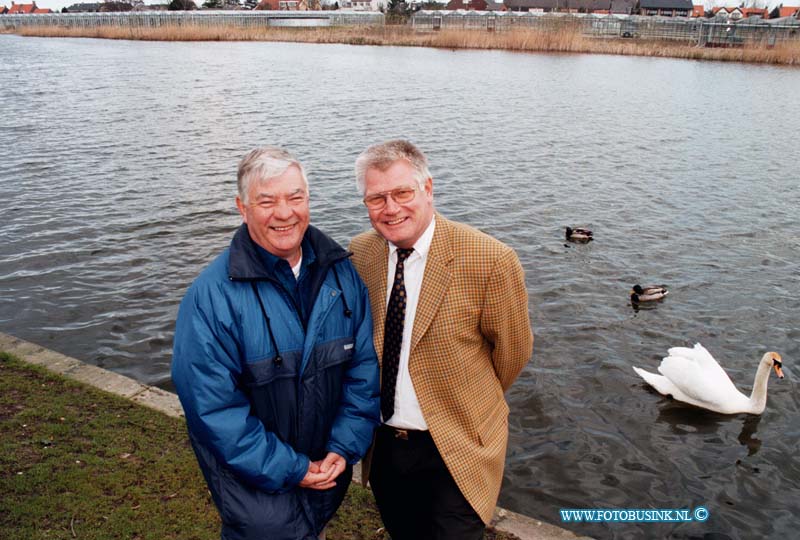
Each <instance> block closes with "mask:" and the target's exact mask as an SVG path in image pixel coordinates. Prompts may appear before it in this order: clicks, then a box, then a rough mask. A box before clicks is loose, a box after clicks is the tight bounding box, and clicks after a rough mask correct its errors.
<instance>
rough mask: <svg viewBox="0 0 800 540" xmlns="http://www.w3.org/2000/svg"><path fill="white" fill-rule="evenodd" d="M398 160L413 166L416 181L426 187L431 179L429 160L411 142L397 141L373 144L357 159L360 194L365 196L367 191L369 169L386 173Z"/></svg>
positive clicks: (357, 184)
mask: <svg viewBox="0 0 800 540" xmlns="http://www.w3.org/2000/svg"><path fill="white" fill-rule="evenodd" d="M398 159H404V160H406V161H407V162H408V163H409V164H410V165H411V167H412V168H413V169H414V180H416V181H417V184H419V186H420V187H421V188H423V187H425V181H426V180H427V179H428V178H430V177H431V172H430V171H429V170H428V158H426V157H425V154H423V153H422V150H420V149H419V148H417V147H416V146H414V145H413V144H412V143H411V142H409V141H406V140H403V139H395V140H392V141H386V142H383V143H379V144H373V145H372V146H370V147H369V148H367V149H366V150H364V151H363V152H361V155H359V156H358V158H356V187H358V192H359V193H360V194H361V195H364V193H365V191H366V176H367V171H368V170H369V169H372V168H376V169H378V170H379V171H385V170H387V169H388V168H389V167H391V166H392V164H393V163H394V162H395V161H397V160H398Z"/></svg>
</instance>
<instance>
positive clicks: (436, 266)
mask: <svg viewBox="0 0 800 540" xmlns="http://www.w3.org/2000/svg"><path fill="white" fill-rule="evenodd" d="M435 219H436V228H435V229H434V231H433V240H432V241H431V249H430V251H429V252H428V262H427V263H426V264H425V274H424V276H423V278H422V287H421V290H420V295H419V300H418V302H417V312H416V314H415V316H414V328H413V330H412V331H411V355H412V356H413V352H414V348H416V346H417V344H418V343H419V340H420V339H422V336H424V335H425V332H427V330H428V327H429V326H430V324H431V322H433V318H434V317H435V316H436V313H437V312H438V311H439V307H440V306H441V304H442V300H444V297H445V295H446V294H447V288H448V287H449V286H450V279H451V277H452V272H451V270H450V263H451V262H452V260H453V250H452V248H451V246H450V233H451V231H450V223H449V222H448V221H447V220H446V219H444V218H443V217H441V216H440V215H439V214H436V218H435ZM385 284H386V276H385V274H384V290H385V289H386V288H385ZM384 313H385V307H384ZM384 316H385V315H384ZM382 344H383V330H381V345H382Z"/></svg>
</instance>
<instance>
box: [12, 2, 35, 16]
mask: <svg viewBox="0 0 800 540" xmlns="http://www.w3.org/2000/svg"><path fill="white" fill-rule="evenodd" d="M36 9H37V7H36V2H33V3H32V4H16V3H14V2H11V7H10V8H9V10H8V14H9V15H14V14H21V13H33V12H34V11H36Z"/></svg>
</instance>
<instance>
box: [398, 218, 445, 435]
mask: <svg viewBox="0 0 800 540" xmlns="http://www.w3.org/2000/svg"><path fill="white" fill-rule="evenodd" d="M435 224H436V219H431V224H430V225H428V228H427V229H425V232H424V233H422V236H420V237H419V239H418V240H417V243H416V244H414V252H413V253H412V254H411V255H409V257H408V258H407V259H406V261H405V263H404V265H403V279H404V283H405V287H406V318H405V322H404V323H403V343H402V344H401V346H400V366H399V369H398V371H397V386H396V387H395V392H394V415H393V416H392V417H391V418H390V419H389V421H388V422H386V423H387V424H389V425H390V426H394V427H396V428H401V429H421V430H427V429H428V424H427V423H426V422H425V418H424V417H423V416H422V409H420V407H419V401H418V400H417V393H416V392H415V391H414V384H413V383H412V382H411V374H410V373H409V371H408V357H409V355H410V353H411V331H412V330H413V329H414V316H415V315H416V313H417V303H418V300H419V293H420V290H421V289H422V277H423V275H424V273H425V264H426V263H427V261H428V252H429V251H430V249H431V242H432V241H433V229H434V226H435ZM396 267H397V246H395V245H394V244H392V243H391V242H389V264H388V268H387V269H386V275H387V279H386V305H387V306H388V305H389V298H390V297H391V295H392V285H393V284H394V273H395V270H396Z"/></svg>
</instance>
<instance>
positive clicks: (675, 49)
mask: <svg viewBox="0 0 800 540" xmlns="http://www.w3.org/2000/svg"><path fill="white" fill-rule="evenodd" d="M16 33H18V34H20V35H24V36H40V37H93V38H104V39H133V40H148V41H289V42H305V43H347V44H353V45H396V46H418V47H437V48H446V49H502V50H509V51H520V52H560V53H596V54H620V55H634V56H655V57H668V58H686V59H696V60H720V61H734V62H753V63H766V64H783V65H800V40H798V41H792V42H784V43H778V44H776V45H775V46H774V47H767V46H766V45H762V44H752V45H747V46H745V47H741V48H733V49H725V48H705V47H697V46H694V45H691V44H684V43H680V42H678V43H676V42H662V41H646V40H641V39H637V40H631V39H625V40H623V39H596V38H588V37H585V36H583V35H581V33H580V31H579V29H578V28H577V26H574V25H562V27H561V28H559V29H558V30H555V31H547V30H538V29H518V30H511V31H507V32H486V31H479V30H441V31H439V32H416V31H414V30H413V29H411V28H409V27H407V26H383V27H328V28H272V27H263V28H240V27H235V26H213V27H205V26H164V27H160V28H127V27H111V26H108V27H96V28H64V27H53V26H41V27H24V28H19V29H17V30H16Z"/></svg>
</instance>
